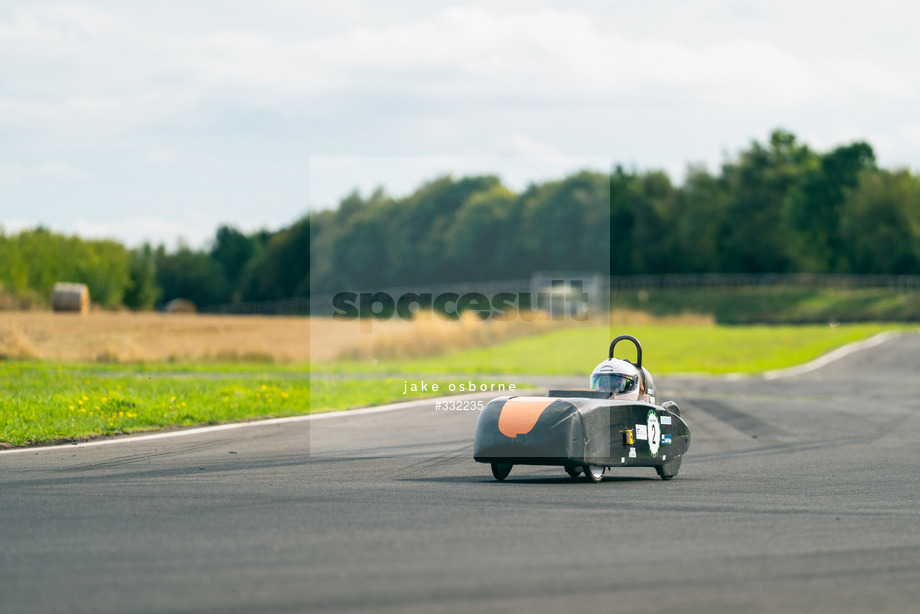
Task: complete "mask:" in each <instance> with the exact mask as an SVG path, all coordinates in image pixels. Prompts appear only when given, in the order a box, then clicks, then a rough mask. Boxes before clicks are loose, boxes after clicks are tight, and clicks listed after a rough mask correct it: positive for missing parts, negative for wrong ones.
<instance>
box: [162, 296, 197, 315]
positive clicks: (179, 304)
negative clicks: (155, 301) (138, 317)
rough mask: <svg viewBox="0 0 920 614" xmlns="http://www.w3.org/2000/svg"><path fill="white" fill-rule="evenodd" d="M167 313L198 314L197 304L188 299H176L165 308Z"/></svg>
mask: <svg viewBox="0 0 920 614" xmlns="http://www.w3.org/2000/svg"><path fill="white" fill-rule="evenodd" d="M163 311H165V312H166V313H197V312H198V309H196V308H195V303H193V302H192V301H190V300H188V299H187V298H174V299H173V300H171V301H169V302H168V303H166V305H164V306H163Z"/></svg>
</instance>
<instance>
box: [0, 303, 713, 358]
mask: <svg viewBox="0 0 920 614" xmlns="http://www.w3.org/2000/svg"><path fill="white" fill-rule="evenodd" d="M672 320H673V321H674V322H680V323H684V324H700V325H711V324H712V320H711V318H706V317H700V316H682V317H680V318H665V319H656V318H652V317H651V316H648V315H645V314H641V313H635V312H625V311H617V312H613V313H612V314H611V322H612V323H613V324H649V323H653V322H659V323H661V322H671V321H672ZM600 323H601V322H600V321H592V322H587V323H585V324H586V325H591V326H596V325H598V324H600ZM672 323H673V322H672ZM579 324H580V323H577V322H571V321H569V322H556V321H550V320H547V319H546V318H545V317H543V318H537V319H536V320H534V321H529V322H528V321H524V320H523V319H519V318H516V319H514V320H511V321H505V322H502V321H494V320H487V321H480V320H478V319H477V318H469V319H462V320H460V321H444V320H440V319H437V318H435V319H430V320H421V321H416V322H406V321H403V320H400V319H398V318H394V319H392V320H386V321H381V320H375V321H373V322H370V323H369V322H364V323H361V322H359V321H348V322H342V321H334V320H331V319H329V318H305V317H280V316H224V315H195V314H162V313H132V312H105V311H93V312H91V313H90V314H88V315H85V316H80V315H76V314H62V313H53V312H48V311H26V312H15V311H0V358H10V359H19V358H31V359H39V360H59V361H89V362H109V363H119V362H121V363H130V362H161V361H173V362H197V361H264V362H277V363H302V362H308V361H311V360H312V361H328V360H335V359H353V360H373V359H391V358H421V357H428V356H439V355H442V354H445V353H448V352H451V351H458V350H464V349H469V348H473V347H483V346H489V345H494V344H496V343H501V342H504V341H510V340H512V339H516V338H519V337H527V336H531V335H536V334H540V333H543V332H547V331H550V330H554V329H558V328H562V327H568V326H573V325H576V326H577V325H579Z"/></svg>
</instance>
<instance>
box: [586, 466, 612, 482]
mask: <svg viewBox="0 0 920 614" xmlns="http://www.w3.org/2000/svg"><path fill="white" fill-rule="evenodd" d="M606 469H607V468H606V467H598V466H597V465H585V477H586V478H588V481H589V482H593V483H595V484H596V483H598V482H600V481H601V480H602V479H604V471H605V470H606Z"/></svg>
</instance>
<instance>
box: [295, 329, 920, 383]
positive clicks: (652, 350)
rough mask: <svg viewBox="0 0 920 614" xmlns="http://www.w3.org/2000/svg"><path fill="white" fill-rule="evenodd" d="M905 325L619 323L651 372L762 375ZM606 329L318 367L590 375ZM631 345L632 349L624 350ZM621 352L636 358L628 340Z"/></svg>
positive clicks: (338, 370)
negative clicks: (438, 354) (428, 355)
mask: <svg viewBox="0 0 920 614" xmlns="http://www.w3.org/2000/svg"><path fill="white" fill-rule="evenodd" d="M910 328H911V327H908V326H907V325H886V324H854V325H841V326H838V327H836V328H831V327H829V326H746V327H731V326H693V325H642V326H624V327H617V330H615V331H614V333H613V334H621V333H628V334H632V335H634V336H636V337H637V338H638V339H639V341H640V342H641V343H642V348H643V362H644V366H646V367H647V368H648V369H649V371H651V373H652V374H653V375H666V374H675V373H700V374H710V375H718V374H726V373H749V374H751V373H760V372H763V371H769V370H771V369H781V368H784V367H791V366H794V365H797V364H801V363H804V362H808V361H809V360H812V359H814V358H817V357H818V356H820V355H821V354H824V353H826V352H828V351H830V350H832V349H834V348H836V347H839V346H841V345H844V344H847V343H850V342H852V341H857V340H859V339H864V338H866V337H869V336H872V335H874V334H877V333H879V332H882V331H885V330H907V329H910ZM610 339H611V333H610V331H609V329H608V328H607V327H586V328H572V329H563V330H557V331H553V332H550V333H546V334H543V335H539V336H535V337H524V338H521V339H516V340H514V341H511V342H508V343H503V344H501V345H496V346H492V347H487V348H479V349H474V350H465V351H462V352H455V353H453V354H447V355H445V356H441V357H437V358H429V359H424V360H381V361H378V362H376V363H374V364H371V363H364V362H352V361H339V362H333V363H326V364H318V365H314V367H313V370H314V371H315V372H333V373H355V372H368V373H378V374H379V373H497V374H515V373H526V374H547V375H549V374H565V375H569V374H571V375H585V377H587V374H588V373H590V372H591V370H592V369H593V368H594V367H595V366H596V365H597V363H599V362H600V361H601V360H603V359H604V358H606V357H607V348H608V345H609V343H610ZM627 350H628V351H627ZM617 355H618V357H624V356H625V357H627V358H629V359H630V360H635V353H634V351H633V350H632V348H631V347H630V346H628V345H626V344H624V345H623V348H622V354H621V348H620V346H618V348H617Z"/></svg>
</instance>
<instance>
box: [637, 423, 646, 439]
mask: <svg viewBox="0 0 920 614" xmlns="http://www.w3.org/2000/svg"><path fill="white" fill-rule="evenodd" d="M636 439H648V429H647V428H646V427H645V425H644V424H637V425H636Z"/></svg>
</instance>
